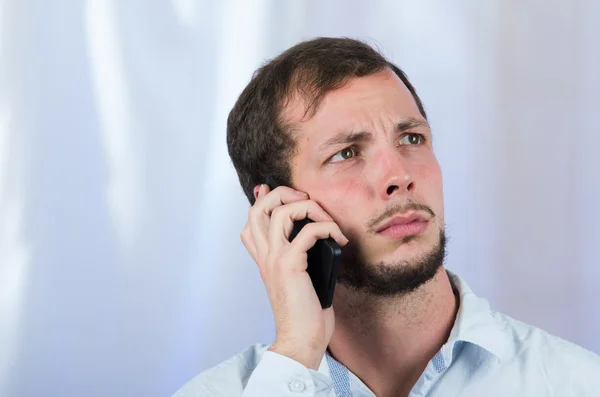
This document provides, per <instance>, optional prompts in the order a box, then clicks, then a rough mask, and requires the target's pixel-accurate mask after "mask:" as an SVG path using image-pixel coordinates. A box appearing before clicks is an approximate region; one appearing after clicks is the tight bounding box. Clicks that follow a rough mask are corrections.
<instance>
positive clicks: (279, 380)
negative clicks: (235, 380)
mask: <svg viewBox="0 0 600 397" xmlns="http://www.w3.org/2000/svg"><path fill="white" fill-rule="evenodd" d="M265 396H278V397H331V396H335V394H334V392H333V382H332V380H331V379H330V378H329V377H327V376H326V375H324V374H322V373H320V372H318V371H315V370H312V369H309V368H306V367H305V366H304V365H302V364H300V363H299V362H297V361H295V360H293V359H291V358H289V357H286V356H284V355H281V354H278V353H275V352H271V351H267V352H265V353H264V355H263V357H262V359H261V360H260V362H259V364H258V366H257V367H256V368H255V369H254V371H253V373H252V375H251V376H250V379H248V383H247V385H246V387H245V388H244V393H243V394H242V397H265Z"/></svg>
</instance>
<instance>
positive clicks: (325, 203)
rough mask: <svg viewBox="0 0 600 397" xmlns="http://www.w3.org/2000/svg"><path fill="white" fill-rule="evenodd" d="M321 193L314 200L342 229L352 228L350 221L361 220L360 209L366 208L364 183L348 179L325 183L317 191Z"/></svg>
mask: <svg viewBox="0 0 600 397" xmlns="http://www.w3.org/2000/svg"><path fill="white" fill-rule="evenodd" d="M317 191H319V192H321V193H320V195H319V196H318V197H314V200H315V201H316V202H317V203H318V204H319V205H320V206H321V207H323V209H324V210H325V211H326V212H327V213H328V214H329V215H331V217H332V218H333V219H335V220H336V221H337V222H338V224H339V226H340V227H341V228H342V230H344V229H348V228H352V225H351V223H352V220H358V219H361V217H362V216H363V215H362V214H361V213H360V209H361V208H366V207H365V203H364V200H365V198H364V197H363V196H364V191H365V186H364V181H362V180H361V179H360V178H348V179H346V180H336V181H335V182H334V183H327V184H324V185H323V186H321V187H320V188H318V189H317Z"/></svg>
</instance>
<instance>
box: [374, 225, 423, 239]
mask: <svg viewBox="0 0 600 397" xmlns="http://www.w3.org/2000/svg"><path fill="white" fill-rule="evenodd" d="M428 223H429V222H428V221H413V222H410V223H406V224H404V225H394V226H390V227H388V228H386V229H383V230H382V231H380V232H379V234H382V235H384V236H386V237H390V238H404V237H408V236H416V235H417V234H421V233H423V232H424V231H425V230H427V224H428Z"/></svg>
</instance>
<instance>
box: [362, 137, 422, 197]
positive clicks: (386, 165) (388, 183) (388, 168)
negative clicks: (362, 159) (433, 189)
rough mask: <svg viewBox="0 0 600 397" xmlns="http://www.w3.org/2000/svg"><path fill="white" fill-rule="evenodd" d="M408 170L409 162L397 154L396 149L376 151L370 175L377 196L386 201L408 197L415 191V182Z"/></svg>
mask: <svg viewBox="0 0 600 397" xmlns="http://www.w3.org/2000/svg"><path fill="white" fill-rule="evenodd" d="M409 170H410V164H409V160H408V159H406V158H404V157H403V156H402V155H401V154H400V153H398V149H397V148H395V147H392V148H382V149H381V150H379V151H377V152H376V153H375V155H374V158H373V169H372V173H371V175H372V176H373V179H372V180H373V181H374V182H375V189H376V191H377V195H378V196H379V197H380V198H381V199H382V200H386V201H387V200H390V199H392V198H397V197H396V196H408V195H410V194H411V193H412V192H413V191H414V189H415V180H414V179H413V176H412V175H411V172H409Z"/></svg>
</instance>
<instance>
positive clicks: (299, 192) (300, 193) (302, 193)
mask: <svg viewBox="0 0 600 397" xmlns="http://www.w3.org/2000/svg"><path fill="white" fill-rule="evenodd" d="M294 191H295V192H296V194H297V195H299V196H306V195H307V194H306V193H305V192H301V191H300V190H294Z"/></svg>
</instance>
